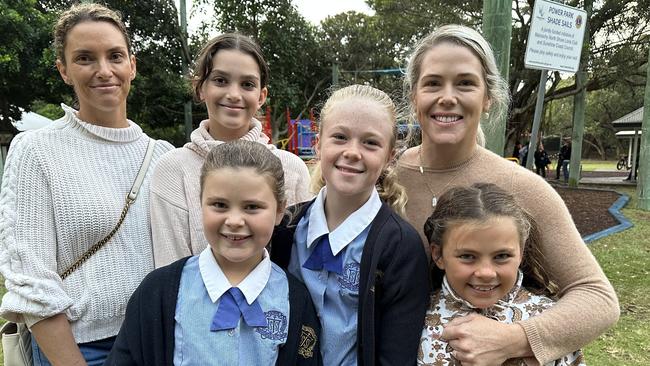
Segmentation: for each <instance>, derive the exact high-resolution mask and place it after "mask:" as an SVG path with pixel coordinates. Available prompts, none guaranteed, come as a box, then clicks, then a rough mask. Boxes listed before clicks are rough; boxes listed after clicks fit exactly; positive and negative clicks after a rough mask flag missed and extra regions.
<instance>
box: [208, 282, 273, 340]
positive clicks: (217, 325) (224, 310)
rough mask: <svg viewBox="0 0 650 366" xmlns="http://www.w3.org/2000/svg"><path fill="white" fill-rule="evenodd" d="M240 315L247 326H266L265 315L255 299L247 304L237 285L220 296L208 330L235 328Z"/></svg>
mask: <svg viewBox="0 0 650 366" xmlns="http://www.w3.org/2000/svg"><path fill="white" fill-rule="evenodd" d="M240 317H243V318H244V321H245V322H246V324H247V325H248V326H249V327H266V326H267V323H266V316H265V315H264V312H263V311H262V307H260V304H259V303H258V302H257V300H255V301H253V303H252V304H250V305H248V303H247V302H246V298H245V297H244V294H243V293H242V292H241V290H240V289H238V288H237V287H231V288H230V289H229V290H228V291H226V292H225V293H224V294H223V295H222V296H221V302H219V308H218V309H217V312H216V313H215V314H214V316H213V317H212V325H211V326H210V330H211V331H213V332H215V331H218V330H224V329H233V328H236V327H237V323H238V322H239V318H240Z"/></svg>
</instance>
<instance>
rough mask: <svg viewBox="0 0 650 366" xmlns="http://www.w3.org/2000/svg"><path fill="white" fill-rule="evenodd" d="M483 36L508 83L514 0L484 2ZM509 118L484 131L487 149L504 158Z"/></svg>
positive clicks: (506, 117) (494, 123) (499, 119)
mask: <svg viewBox="0 0 650 366" xmlns="http://www.w3.org/2000/svg"><path fill="white" fill-rule="evenodd" d="M483 36H484V37H485V39H486V40H487V41H488V42H489V43H490V45H491V46H492V49H493V50H494V56H495V58H496V61H497V66H498V67H499V73H500V74H501V77H503V79H504V80H505V81H506V82H508V80H509V79H508V78H509V71H510V40H511V38H512V0H489V1H483ZM507 121H508V116H507V115H503V116H499V118H498V119H496V118H494V119H492V120H491V121H490V126H488V127H487V128H485V129H484V132H485V143H486V147H487V148H488V149H489V150H490V151H492V152H494V153H495V154H497V155H501V156H503V154H504V148H505V136H506V123H507Z"/></svg>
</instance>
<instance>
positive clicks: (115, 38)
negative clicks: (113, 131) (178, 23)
mask: <svg viewBox="0 0 650 366" xmlns="http://www.w3.org/2000/svg"><path fill="white" fill-rule="evenodd" d="M65 44H66V46H65V50H64V54H65V61H63V60H57V62H56V66H57V69H58V70H59V73H60V74H61V77H62V78H63V81H65V83H66V84H68V85H72V86H73V87H74V91H75V94H76V95H77V98H78V99H79V118H81V119H82V120H84V121H87V122H91V123H96V124H99V125H103V126H106V127H126V126H128V124H127V122H126V98H127V96H128V95H129V89H130V88H131V80H133V78H134V77H135V56H133V55H129V52H128V48H127V44H126V40H125V39H124V35H123V34H122V33H121V32H120V30H119V29H118V28H117V27H116V26H115V25H113V24H111V23H108V22H103V21H99V22H95V21H86V22H82V23H79V24H77V25H75V26H74V27H73V28H72V29H71V30H70V31H69V32H68V34H67V36H66V43H65Z"/></svg>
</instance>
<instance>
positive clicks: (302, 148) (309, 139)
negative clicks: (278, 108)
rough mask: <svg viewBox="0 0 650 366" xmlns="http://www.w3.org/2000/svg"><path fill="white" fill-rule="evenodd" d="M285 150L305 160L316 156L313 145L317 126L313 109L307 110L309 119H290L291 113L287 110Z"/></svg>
mask: <svg viewBox="0 0 650 366" xmlns="http://www.w3.org/2000/svg"><path fill="white" fill-rule="evenodd" d="M286 113H287V135H288V140H289V141H288V143H287V150H288V151H291V152H292V153H294V154H296V155H298V156H300V157H301V158H303V159H305V160H309V159H313V158H314V157H315V156H316V151H315V150H314V145H316V141H317V136H318V126H317V125H316V122H315V121H314V112H313V109H311V110H309V119H299V118H300V116H298V117H296V119H291V112H290V111H289V108H287V112H286Z"/></svg>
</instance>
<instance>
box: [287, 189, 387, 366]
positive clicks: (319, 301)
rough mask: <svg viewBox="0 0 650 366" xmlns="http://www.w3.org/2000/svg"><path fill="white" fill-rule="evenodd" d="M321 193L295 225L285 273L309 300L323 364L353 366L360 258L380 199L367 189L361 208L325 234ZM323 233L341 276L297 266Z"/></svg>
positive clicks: (322, 192) (322, 194)
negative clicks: (303, 288) (318, 324)
mask: <svg viewBox="0 0 650 366" xmlns="http://www.w3.org/2000/svg"><path fill="white" fill-rule="evenodd" d="M326 195H327V188H326V187H323V188H322V189H321V191H320V192H319V193H318V197H316V200H315V201H314V204H313V205H312V206H311V207H310V208H309V210H308V211H307V212H306V213H305V215H304V217H303V218H302V219H301V220H300V222H299V223H298V225H297V227H296V232H295V236H294V243H295V245H294V246H293V248H292V252H291V260H290V262H289V266H288V270H289V273H291V274H293V275H294V276H296V277H297V278H298V279H300V280H301V281H303V282H304V283H305V285H306V287H307V289H308V290H309V293H310V294H311V298H312V300H313V301H314V306H315V307H316V312H317V313H318V317H319V318H320V322H321V326H322V329H321V354H322V356H323V364H324V365H356V364H357V316H358V306H359V273H360V263H361V254H362V252H363V246H364V244H365V242H366V238H367V237H368V232H369V230H370V224H371V223H372V220H373V219H374V218H375V216H376V215H377V213H378V212H379V209H380V208H381V200H380V199H379V194H378V193H377V191H376V190H374V189H373V192H372V194H371V195H370V198H369V199H368V201H366V203H365V204H364V205H363V206H361V207H360V208H359V209H358V210H356V211H355V212H353V213H352V214H351V215H350V216H348V218H346V219H345V221H343V223H341V225H339V226H338V227H337V228H336V229H335V230H334V231H332V232H329V229H328V228H327V220H326V218H325V206H324V205H325V198H326ZM323 235H329V242H330V246H331V249H332V253H333V254H334V255H337V254H338V253H340V252H342V253H343V273H342V274H341V275H339V274H337V273H335V272H328V271H327V270H326V269H322V270H320V271H315V270H311V269H307V268H304V267H303V264H304V263H305V261H307V259H308V258H309V256H310V255H311V253H312V251H313V249H314V247H315V244H316V243H317V242H318V240H319V239H320V238H321V237H322V236H323Z"/></svg>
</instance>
